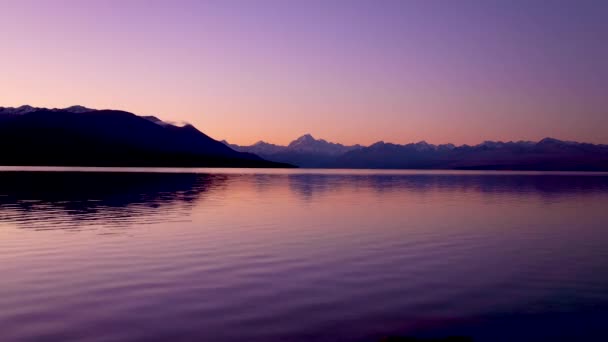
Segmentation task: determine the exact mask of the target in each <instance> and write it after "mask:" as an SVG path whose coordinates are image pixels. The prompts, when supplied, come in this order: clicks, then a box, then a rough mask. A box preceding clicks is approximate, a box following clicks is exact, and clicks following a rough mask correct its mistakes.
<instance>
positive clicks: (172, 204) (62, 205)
mask: <svg viewBox="0 0 608 342" xmlns="http://www.w3.org/2000/svg"><path fill="white" fill-rule="evenodd" d="M225 179H226V176H224V175H209V174H185V173H181V174H180V173H103V172H3V173H1V177H0V220H1V221H3V222H14V223H16V224H17V225H20V226H25V227H31V228H40V229H55V228H57V229H63V228H80V227H81V225H93V224H102V225H105V224H111V225H113V226H116V225H118V226H126V225H129V224H131V223H138V224H141V223H153V222H163V221H169V220H179V219H183V217H187V216H189V215H190V212H191V209H192V207H193V206H194V205H195V203H196V202H197V201H198V200H199V199H200V198H201V196H202V195H203V193H205V192H206V191H210V190H212V189H214V188H216V187H218V186H220V185H222V184H223V183H224V181H225Z"/></svg>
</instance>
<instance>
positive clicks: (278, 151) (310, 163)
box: [223, 134, 362, 167]
mask: <svg viewBox="0 0 608 342" xmlns="http://www.w3.org/2000/svg"><path fill="white" fill-rule="evenodd" d="M223 142H224V143H225V144H227V145H228V146H230V147H231V148H233V149H235V150H237V151H241V152H250V153H255V154H257V155H258V156H260V157H262V158H264V159H268V160H272V161H277V162H281V163H288V164H293V165H298V166H301V167H327V166H329V165H331V164H332V163H333V162H334V161H335V159H336V158H337V157H339V156H341V155H343V154H344V153H346V152H350V151H354V150H357V149H360V148H362V146H360V145H354V146H344V145H342V144H336V143H332V142H328V141H326V140H323V139H318V140H317V139H315V138H313V136H312V135H310V134H305V135H303V136H301V137H299V138H298V139H296V140H294V141H292V142H291V143H290V144H289V145H287V146H280V145H274V144H269V143H266V142H264V141H259V142H257V143H255V144H253V145H251V146H238V145H232V144H229V143H228V142H226V141H225V140H224V141H223Z"/></svg>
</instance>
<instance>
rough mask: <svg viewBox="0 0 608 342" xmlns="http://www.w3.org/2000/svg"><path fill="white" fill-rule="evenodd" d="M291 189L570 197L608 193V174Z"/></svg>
mask: <svg viewBox="0 0 608 342" xmlns="http://www.w3.org/2000/svg"><path fill="white" fill-rule="evenodd" d="M288 179H289V188H290V189H291V191H292V192H293V193H295V194H297V195H298V196H300V197H301V198H302V199H304V200H309V199H311V198H312V197H313V196H315V195H322V194H325V193H327V192H329V191H339V190H342V189H349V190H354V189H358V190H362V191H365V190H367V191H374V192H378V193H385V192H395V191H409V192H432V191H441V192H463V193H464V192H478V193H487V194H492V193H495V194H509V195H530V194H536V195H540V196H546V197H553V196H568V195H572V194H577V193H594V192H597V193H599V192H604V193H605V192H607V191H608V174H597V175H591V174H584V175H581V174H508V173H502V174H499V173H495V174H449V173H448V174H433V173H419V174H368V175H365V174H357V175H348V174H290V175H289V176H288Z"/></svg>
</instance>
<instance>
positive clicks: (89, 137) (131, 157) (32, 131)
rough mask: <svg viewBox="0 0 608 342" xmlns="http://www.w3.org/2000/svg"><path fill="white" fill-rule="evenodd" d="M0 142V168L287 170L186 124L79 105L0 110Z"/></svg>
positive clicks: (1, 108)
mask: <svg viewBox="0 0 608 342" xmlns="http://www.w3.org/2000/svg"><path fill="white" fill-rule="evenodd" d="M154 119H156V118H154ZM0 143H1V144H2V146H3V151H2V154H0V164H1V165H73V166H183V167H189V166H192V167H195V166H200V167H205V166H217V167H220V166H221V167H232V166H234V167H286V166H289V165H284V164H280V163H275V162H269V161H266V160H264V159H262V158H260V157H258V156H256V155H254V154H251V153H243V152H237V151H234V150H233V149H231V148H229V147H228V146H226V145H225V144H222V143H221V142H219V141H216V140H213V139H212V138H210V137H208V136H207V135H205V134H203V133H202V132H200V131H199V130H197V129H196V128H195V127H194V126H192V125H185V126H183V127H179V126H175V125H172V124H169V123H165V122H162V121H161V120H158V119H156V122H155V121H154V120H151V119H150V118H149V117H140V116H137V115H135V114H132V113H129V112H124V111H118V110H92V109H88V108H85V107H81V106H73V107H69V108H65V109H46V108H35V107H31V106H22V107H19V108H3V107H0Z"/></svg>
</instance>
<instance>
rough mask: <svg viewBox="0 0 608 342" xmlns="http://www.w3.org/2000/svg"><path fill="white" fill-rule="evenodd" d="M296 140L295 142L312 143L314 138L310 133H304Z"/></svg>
mask: <svg viewBox="0 0 608 342" xmlns="http://www.w3.org/2000/svg"><path fill="white" fill-rule="evenodd" d="M296 140H297V141H312V140H315V138H314V137H313V136H312V135H311V134H310V133H306V134H304V135H303V136H301V137H299V138H298V139H296Z"/></svg>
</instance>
